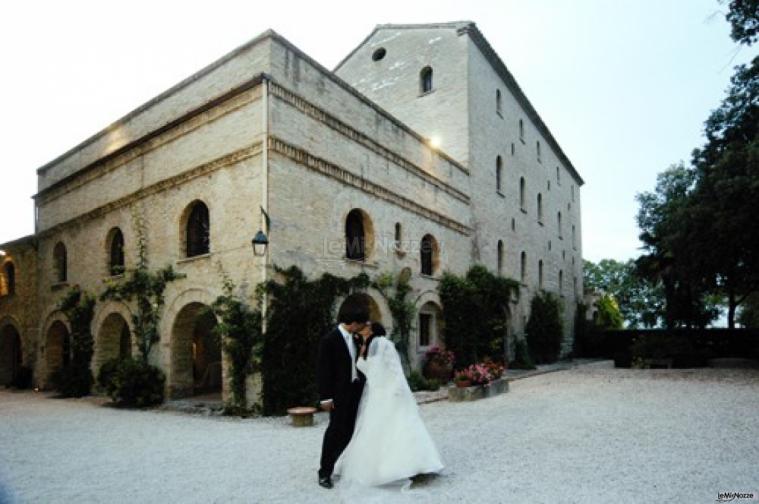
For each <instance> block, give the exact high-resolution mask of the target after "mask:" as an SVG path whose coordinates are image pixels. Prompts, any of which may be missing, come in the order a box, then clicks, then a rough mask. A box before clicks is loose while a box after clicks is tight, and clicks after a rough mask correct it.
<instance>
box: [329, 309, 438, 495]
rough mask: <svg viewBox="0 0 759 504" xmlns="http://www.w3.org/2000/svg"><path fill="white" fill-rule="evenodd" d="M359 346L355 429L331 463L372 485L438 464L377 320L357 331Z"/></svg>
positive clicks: (349, 477)
mask: <svg viewBox="0 0 759 504" xmlns="http://www.w3.org/2000/svg"><path fill="white" fill-rule="evenodd" d="M359 334H360V335H361V336H362V338H363V342H364V343H363V345H362V347H361V351H360V353H359V357H358V362H357V363H356V367H357V368H358V369H360V370H361V372H363V373H364V374H365V375H366V386H365V387H364V391H363V394H362V395H361V402H360V403H359V407H358V416H357V419H356V428H355V430H354V432H353V437H352V438H351V441H350V443H349V444H348V446H347V447H346V448H345V451H343V453H342V454H341V456H340V458H339V459H338V461H337V464H336V465H335V472H336V473H338V474H341V476H342V479H343V480H344V481H346V482H351V483H354V484H358V485H362V486H377V485H384V484H386V483H391V482H396V481H398V480H403V479H408V478H411V477H413V476H416V475H419V474H429V473H437V472H439V471H440V470H441V469H443V463H442V462H441V460H440V455H439V453H438V450H437V448H436V447H435V444H434V442H433V441H432V438H431V437H430V434H429V432H427V428H426V427H425V426H424V423H423V422H422V419H421V417H420V415H419V407H418V406H417V404H416V400H415V399H414V396H413V394H412V393H411V389H409V386H408V383H407V382H406V377H405V376H404V374H403V368H402V366H401V361H400V357H399V356H398V352H397V351H396V350H395V345H394V344H393V343H392V342H391V341H390V340H388V339H387V338H385V337H383V336H384V335H385V329H384V328H383V327H382V325H381V324H379V323H376V322H374V323H372V324H367V326H366V328H365V329H363V330H362V331H361V332H360V333H359Z"/></svg>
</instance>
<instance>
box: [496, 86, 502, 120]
mask: <svg viewBox="0 0 759 504" xmlns="http://www.w3.org/2000/svg"><path fill="white" fill-rule="evenodd" d="M495 111H496V112H498V113H499V114H500V113H501V90H500V89H496V90H495Z"/></svg>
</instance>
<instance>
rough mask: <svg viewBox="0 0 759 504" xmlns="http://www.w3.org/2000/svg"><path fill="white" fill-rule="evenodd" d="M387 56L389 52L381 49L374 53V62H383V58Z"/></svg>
mask: <svg viewBox="0 0 759 504" xmlns="http://www.w3.org/2000/svg"><path fill="white" fill-rule="evenodd" d="M385 54H387V51H386V50H385V48H384V47H380V48H379V49H377V50H376V51H374V52H373V53H372V61H379V60H381V59H382V58H384V57H385Z"/></svg>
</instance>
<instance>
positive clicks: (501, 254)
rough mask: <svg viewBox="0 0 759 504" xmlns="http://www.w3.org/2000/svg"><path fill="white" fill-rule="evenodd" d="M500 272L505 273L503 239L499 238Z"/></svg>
mask: <svg viewBox="0 0 759 504" xmlns="http://www.w3.org/2000/svg"><path fill="white" fill-rule="evenodd" d="M498 274H499V275H501V274H503V240H498Z"/></svg>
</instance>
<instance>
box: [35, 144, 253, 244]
mask: <svg viewBox="0 0 759 504" xmlns="http://www.w3.org/2000/svg"><path fill="white" fill-rule="evenodd" d="M262 147H263V143H262V142H256V143H254V144H253V145H250V146H248V147H245V148H243V149H239V150H237V151H235V152H232V153H230V154H227V155H225V156H222V157H220V158H217V159H214V160H213V161H209V162H208V163H203V164H201V165H199V166H196V167H195V168H192V169H190V170H187V171H184V172H182V173H180V174H178V175H174V176H173V177H169V178H167V179H164V180H161V181H160V182H156V183H155V184H151V185H149V186H147V187H143V188H142V189H139V190H138V191H135V192H133V193H131V194H128V195H126V196H123V197H121V198H118V199H116V200H114V201H111V202H110V203H106V204H105V205H101V206H99V207H97V208H94V209H92V210H90V211H89V212H86V213H83V214H81V215H78V216H76V217H74V218H72V219H69V220H67V221H64V222H61V223H59V224H56V225H55V226H52V227H50V228H47V229H45V230H42V231H40V232H39V233H37V235H36V237H38V238H45V237H47V236H49V235H52V234H55V233H57V232H60V231H62V230H64V229H68V228H70V227H73V226H79V225H82V224H84V223H86V222H89V221H91V220H94V219H97V218H99V217H102V216H103V215H105V214H107V213H109V212H113V211H114V210H117V209H119V208H123V207H126V206H129V205H131V204H133V203H135V202H137V201H139V200H142V199H145V198H147V197H148V196H153V195H155V194H158V193H160V192H163V191H166V190H168V189H171V188H173V187H176V186H178V185H181V184H184V183H186V182H189V181H190V180H193V179H196V178H198V177H203V176H206V175H209V174H210V173H213V172H215V171H217V170H220V169H222V168H226V167H228V166H232V165H235V164H237V163H239V162H241V161H244V160H246V159H249V158H251V157H253V156H256V155H258V154H260V153H261V150H262Z"/></svg>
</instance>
